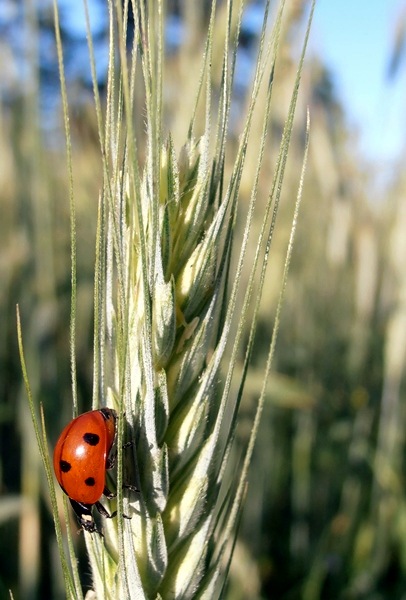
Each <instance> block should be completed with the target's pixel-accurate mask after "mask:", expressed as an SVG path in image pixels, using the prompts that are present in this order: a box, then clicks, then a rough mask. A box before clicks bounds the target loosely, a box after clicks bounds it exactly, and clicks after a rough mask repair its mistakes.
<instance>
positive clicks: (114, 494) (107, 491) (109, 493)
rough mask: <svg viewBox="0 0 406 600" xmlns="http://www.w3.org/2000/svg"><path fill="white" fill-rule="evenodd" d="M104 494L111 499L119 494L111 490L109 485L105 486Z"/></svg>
mask: <svg viewBox="0 0 406 600" xmlns="http://www.w3.org/2000/svg"><path fill="white" fill-rule="evenodd" d="M103 494H104V495H105V496H106V498H108V499H109V500H111V499H112V498H115V497H116V496H117V494H116V493H114V492H112V491H111V490H109V488H108V487H107V486H105V487H104V490H103Z"/></svg>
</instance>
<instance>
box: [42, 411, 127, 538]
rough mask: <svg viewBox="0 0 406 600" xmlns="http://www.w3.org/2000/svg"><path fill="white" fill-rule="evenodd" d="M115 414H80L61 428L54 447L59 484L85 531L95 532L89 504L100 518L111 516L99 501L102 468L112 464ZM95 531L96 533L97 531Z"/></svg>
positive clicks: (105, 491) (103, 489)
mask: <svg viewBox="0 0 406 600" xmlns="http://www.w3.org/2000/svg"><path fill="white" fill-rule="evenodd" d="M116 420H117V413H116V411H115V410H113V409H111V408H100V409H99V410H91V411H89V412H86V413H83V414H82V415H79V417H76V419H73V421H71V422H70V423H68V425H66V427H65V428H64V429H63V431H62V433H61V435H60V436H59V439H58V441H57V443H56V446H55V450H54V471H55V475H56V478H57V480H58V483H59V485H60V486H61V488H62V490H63V491H64V492H65V494H66V495H67V496H68V497H69V501H70V503H71V505H72V508H73V510H74V511H75V513H76V515H77V517H78V521H79V523H80V525H81V526H82V527H83V529H85V530H86V531H89V532H90V533H93V532H95V531H98V529H97V526H96V523H95V522H94V519H93V516H92V509H93V506H95V507H96V508H97V510H98V511H99V512H100V514H102V515H103V516H104V517H107V518H112V517H114V516H115V514H116V513H113V514H111V515H110V514H109V513H108V512H107V510H106V509H105V508H104V506H103V505H102V504H101V503H100V497H101V496H102V495H103V494H104V495H105V496H106V497H107V498H113V497H114V496H115V494H112V493H111V492H110V490H109V489H108V488H107V487H106V470H107V469H111V468H112V467H113V465H114V459H115V452H114V451H113V447H114V446H115V440H116ZM98 533H100V532H99V531H98Z"/></svg>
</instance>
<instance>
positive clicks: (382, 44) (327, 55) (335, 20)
mask: <svg viewBox="0 0 406 600" xmlns="http://www.w3.org/2000/svg"><path fill="white" fill-rule="evenodd" d="M402 8H403V9H404V8H405V5H404V2H402V0H339V1H336V0H317V5H316V12H315V17H314V22H313V30H312V34H311V44H310V47H311V49H312V51H314V52H317V53H318V54H319V56H321V57H322V58H323V62H325V63H326V65H327V66H328V67H329V68H330V69H331V71H332V73H333V76H334V81H335V84H336V90H337V92H338V94H339V97H340V99H341V100H342V103H343V106H344V108H345V112H346V114H347V115H348V119H349V122H350V124H351V125H352V126H354V127H357V128H358V129H359V132H360V149H361V151H362V153H363V154H364V156H366V158H368V159H372V160H375V161H377V162H380V163H382V164H383V163H387V162H389V161H392V160H395V159H396V158H398V157H399V156H400V155H401V153H402V151H404V149H405V146H406V144H405V142H406V118H405V106H406V60H404V61H403V62H402V64H401V68H400V69H399V72H398V73H397V75H396V77H395V78H394V79H393V80H391V81H388V79H387V76H386V75H387V66H388V62H389V59H390V55H391V52H392V50H393V41H394V35H395V30H396V22H397V20H399V18H400V17H401V15H402V13H401V9H402ZM405 58H406V57H405Z"/></svg>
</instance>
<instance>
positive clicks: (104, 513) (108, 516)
mask: <svg viewBox="0 0 406 600" xmlns="http://www.w3.org/2000/svg"><path fill="white" fill-rule="evenodd" d="M95 507H96V508H97V510H98V511H99V513H100V514H101V515H102V516H103V517H104V518H105V519H112V518H113V517H115V516H116V515H117V511H116V510H115V511H114V512H112V513H111V514H110V513H109V512H107V510H106V509H105V508H104V506H103V504H102V503H101V502H96V503H95Z"/></svg>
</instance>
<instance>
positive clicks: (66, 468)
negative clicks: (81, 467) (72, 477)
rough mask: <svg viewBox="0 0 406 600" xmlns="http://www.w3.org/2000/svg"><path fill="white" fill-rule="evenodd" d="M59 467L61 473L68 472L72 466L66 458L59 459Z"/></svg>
mask: <svg viewBox="0 0 406 600" xmlns="http://www.w3.org/2000/svg"><path fill="white" fill-rule="evenodd" d="M59 468H60V469H61V471H62V473H69V471H70V470H71V468H72V465H71V464H70V463H68V461H66V460H60V461H59Z"/></svg>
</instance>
